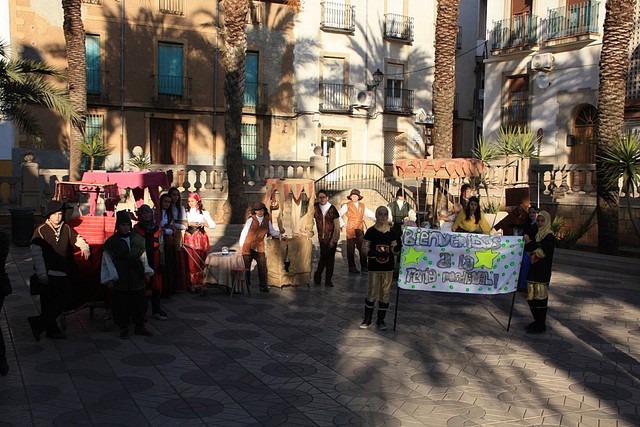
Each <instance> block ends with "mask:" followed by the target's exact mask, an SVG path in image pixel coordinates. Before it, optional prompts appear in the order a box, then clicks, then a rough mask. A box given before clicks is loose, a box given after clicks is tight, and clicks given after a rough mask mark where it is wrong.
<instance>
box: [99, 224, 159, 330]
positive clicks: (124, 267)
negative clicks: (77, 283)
mask: <svg viewBox="0 0 640 427" xmlns="http://www.w3.org/2000/svg"><path fill="white" fill-rule="evenodd" d="M152 275H153V269H152V268H151V267H150V266H149V262H148V260H147V250H146V244H145V239H144V238H143V237H141V236H139V235H138V234H137V233H132V232H131V216H130V215H129V212H127V211H118V212H116V232H115V234H114V235H113V236H111V237H109V238H108V239H107V241H106V242H104V252H103V253H102V268H101V269H100V282H101V283H102V284H104V285H106V286H107V287H108V288H109V289H110V290H112V291H113V321H114V323H115V324H116V325H118V326H119V327H120V338H122V339H128V338H129V325H130V324H131V323H133V325H134V329H133V333H134V334H135V335H142V336H146V337H148V336H152V335H153V333H152V332H151V331H149V330H148V329H146V328H145V327H144V314H145V312H146V311H147V301H146V299H145V289H146V287H147V283H148V282H149V280H151V276H152Z"/></svg>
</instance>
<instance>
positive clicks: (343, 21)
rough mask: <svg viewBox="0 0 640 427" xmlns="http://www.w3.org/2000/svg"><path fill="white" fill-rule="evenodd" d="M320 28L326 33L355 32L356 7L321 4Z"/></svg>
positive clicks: (340, 4) (341, 4)
mask: <svg viewBox="0 0 640 427" xmlns="http://www.w3.org/2000/svg"><path fill="white" fill-rule="evenodd" d="M320 5H321V6H322V12H321V17H320V28H321V29H323V30H326V31H337V32H344V33H353V32H355V30H356V7H355V6H350V5H346V4H344V3H330V2H322V3H320Z"/></svg>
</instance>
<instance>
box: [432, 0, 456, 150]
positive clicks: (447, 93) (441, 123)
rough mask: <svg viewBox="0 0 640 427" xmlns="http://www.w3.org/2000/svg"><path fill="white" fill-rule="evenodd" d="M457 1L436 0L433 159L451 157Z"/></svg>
mask: <svg viewBox="0 0 640 427" xmlns="http://www.w3.org/2000/svg"><path fill="white" fill-rule="evenodd" d="M459 3H460V0H446V1H445V0H439V1H438V8H437V17H436V42H435V71H434V78H433V114H434V129H433V131H434V147H433V158H435V159H447V158H451V155H452V152H453V107H454V105H453V104H454V101H455V94H456V76H455V68H456V37H457V35H458V7H459Z"/></svg>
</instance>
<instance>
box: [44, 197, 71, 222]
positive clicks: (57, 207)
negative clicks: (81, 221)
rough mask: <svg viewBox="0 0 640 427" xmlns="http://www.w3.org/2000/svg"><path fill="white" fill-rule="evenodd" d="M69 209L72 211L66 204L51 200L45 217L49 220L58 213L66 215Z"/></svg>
mask: <svg viewBox="0 0 640 427" xmlns="http://www.w3.org/2000/svg"><path fill="white" fill-rule="evenodd" d="M67 209H71V208H70V207H69V206H68V205H67V204H66V203H64V202H61V201H59V200H51V201H49V203H47V210H46V213H45V214H44V217H45V218H49V217H50V216H51V215H53V214H54V213H56V212H62V213H64V211H65V210H67Z"/></svg>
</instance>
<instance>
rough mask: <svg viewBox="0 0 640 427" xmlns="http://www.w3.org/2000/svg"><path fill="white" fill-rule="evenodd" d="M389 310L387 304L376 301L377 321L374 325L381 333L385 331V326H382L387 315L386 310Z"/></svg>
mask: <svg viewBox="0 0 640 427" xmlns="http://www.w3.org/2000/svg"><path fill="white" fill-rule="evenodd" d="M388 308H389V303H388V302H387V303H384V302H380V301H378V320H377V321H376V325H378V329H380V330H381V331H386V330H387V325H385V324H384V318H385V316H386V315H387V309H388Z"/></svg>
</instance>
